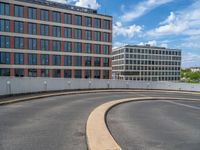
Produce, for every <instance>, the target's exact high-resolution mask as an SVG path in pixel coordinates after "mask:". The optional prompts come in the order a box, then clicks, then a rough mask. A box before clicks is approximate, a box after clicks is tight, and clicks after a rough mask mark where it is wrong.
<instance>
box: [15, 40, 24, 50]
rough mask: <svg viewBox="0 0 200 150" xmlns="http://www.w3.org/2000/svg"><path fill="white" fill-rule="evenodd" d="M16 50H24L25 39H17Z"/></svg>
mask: <svg viewBox="0 0 200 150" xmlns="http://www.w3.org/2000/svg"><path fill="white" fill-rule="evenodd" d="M15 48H16V49H24V38H22V37H15Z"/></svg>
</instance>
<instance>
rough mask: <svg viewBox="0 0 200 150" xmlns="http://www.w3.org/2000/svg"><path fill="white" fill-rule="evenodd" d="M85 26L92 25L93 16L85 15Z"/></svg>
mask: <svg viewBox="0 0 200 150" xmlns="http://www.w3.org/2000/svg"><path fill="white" fill-rule="evenodd" d="M85 26H87V27H91V26H92V18H91V17H85Z"/></svg>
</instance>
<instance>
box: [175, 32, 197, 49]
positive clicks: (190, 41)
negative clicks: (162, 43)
mask: <svg viewBox="0 0 200 150" xmlns="http://www.w3.org/2000/svg"><path fill="white" fill-rule="evenodd" d="M199 41H200V35H198V36H196V35H195V36H190V37H188V38H186V39H185V40H184V41H183V42H182V44H181V45H180V46H179V47H181V48H184V49H185V48H193V49H200V42H199Z"/></svg>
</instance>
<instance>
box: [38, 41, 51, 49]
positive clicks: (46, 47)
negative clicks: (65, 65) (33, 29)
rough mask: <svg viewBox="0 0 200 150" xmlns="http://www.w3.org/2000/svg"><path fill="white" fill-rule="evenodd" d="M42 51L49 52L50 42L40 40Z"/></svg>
mask: <svg viewBox="0 0 200 150" xmlns="http://www.w3.org/2000/svg"><path fill="white" fill-rule="evenodd" d="M40 46H41V47H40V50H42V51H48V50H49V40H40Z"/></svg>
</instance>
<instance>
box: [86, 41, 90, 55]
mask: <svg viewBox="0 0 200 150" xmlns="http://www.w3.org/2000/svg"><path fill="white" fill-rule="evenodd" d="M85 53H91V44H89V43H86V44H85Z"/></svg>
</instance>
